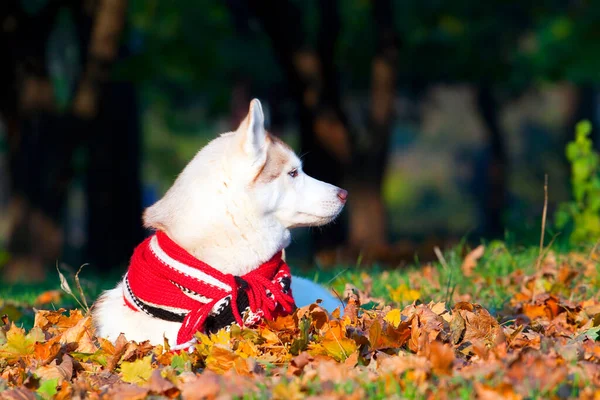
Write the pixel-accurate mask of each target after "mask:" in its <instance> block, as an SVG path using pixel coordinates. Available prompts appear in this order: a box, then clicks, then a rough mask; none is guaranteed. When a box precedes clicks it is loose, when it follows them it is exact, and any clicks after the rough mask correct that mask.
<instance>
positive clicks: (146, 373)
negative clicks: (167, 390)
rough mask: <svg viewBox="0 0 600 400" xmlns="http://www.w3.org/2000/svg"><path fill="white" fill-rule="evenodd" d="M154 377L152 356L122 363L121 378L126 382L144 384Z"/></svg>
mask: <svg viewBox="0 0 600 400" xmlns="http://www.w3.org/2000/svg"><path fill="white" fill-rule="evenodd" d="M151 375H152V356H146V357H144V358H142V359H140V360H135V361H132V362H128V361H124V362H122V363H121V378H122V379H123V381H124V382H129V383H144V382H146V381H148V379H150V376H151Z"/></svg>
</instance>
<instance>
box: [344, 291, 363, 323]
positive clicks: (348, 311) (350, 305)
mask: <svg viewBox="0 0 600 400" xmlns="http://www.w3.org/2000/svg"><path fill="white" fill-rule="evenodd" d="M346 302H347V303H346V307H345V308H344V316H346V317H348V318H349V319H350V321H352V323H354V322H356V320H357V319H358V309H359V307H360V300H359V299H358V295H357V294H355V293H354V292H351V293H349V295H348V298H347V299H346Z"/></svg>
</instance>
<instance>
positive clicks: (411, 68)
mask: <svg viewBox="0 0 600 400" xmlns="http://www.w3.org/2000/svg"><path fill="white" fill-rule="evenodd" d="M599 78H600V2H598V1H593V0H564V1H559V0H548V1H543V2H539V1H522V0H491V1H485V2H475V1H464V0H454V1H447V0H404V1H400V0H397V1H392V0H371V1H369V0H343V1H342V0H338V1H335V0H320V1H318V0H302V1H300V0H278V1H266V0H265V1H259V0H248V1H244V0H225V1H220V0H193V1H192V0H169V1H160V0H129V1H126V0H62V1H61V0H3V1H2V2H1V4H0V96H1V97H0V117H1V120H0V268H1V270H0V273H1V274H2V280H4V281H5V282H9V281H15V280H30V281H35V280H44V279H55V274H52V271H53V268H54V266H55V265H56V263H57V262H60V263H64V264H66V265H70V266H72V267H73V268H77V267H78V266H79V265H81V264H83V263H90V268H93V269H94V270H95V271H96V272H98V273H111V272H112V273H117V274H120V273H122V272H123V271H124V269H123V268H124V266H125V265H126V263H127V261H128V259H129V257H130V255H131V252H132V250H133V248H134V247H135V245H136V244H137V243H139V242H140V241H141V240H142V238H143V237H144V235H146V234H148V232H145V231H144V230H143V229H142V226H141V212H142V210H143V208H144V207H146V206H148V205H150V204H152V203H153V202H154V201H156V200H157V199H158V198H160V196H161V195H162V194H163V193H164V192H165V190H166V189H167V188H168V187H169V185H170V184H171V183H172V182H173V180H174V178H175V177H176V175H177V173H178V172H179V171H180V170H181V169H182V168H183V167H184V166H185V164H186V163H187V162H188V161H189V160H190V159H191V158H192V157H193V155H194V154H195V153H196V152H197V151H198V149H199V148H201V147H202V146H203V145H205V144H206V143H207V142H208V141H209V140H211V138H213V137H215V136H216V135H217V134H218V133H220V132H224V131H229V130H232V129H235V128H236V126H237V124H238V123H239V121H240V120H241V119H242V118H243V117H244V116H245V113H246V111H247V107H248V102H249V101H250V99H252V98H254V97H258V98H260V99H261V101H262V102H263V106H264V108H265V110H266V113H267V124H268V127H269V129H270V130H271V131H272V132H273V133H274V134H276V135H279V136H281V137H282V138H283V139H284V140H285V141H287V142H288V143H290V144H291V145H292V146H293V147H294V148H295V149H296V150H297V151H298V152H299V153H300V154H302V155H303V159H304V162H305V169H306V171H307V172H308V173H309V174H311V175H313V176H315V177H318V178H320V179H323V180H327V181H329V182H331V183H334V184H336V185H339V186H342V187H345V188H346V189H348V190H349V192H350V203H349V205H348V207H347V210H346V211H345V213H344V215H343V216H342V218H341V219H340V220H339V221H338V222H337V223H335V224H332V225H330V226H328V227H326V228H323V229H313V230H304V231H300V232H297V233H296V239H295V241H294V243H293V244H292V246H291V248H290V249H289V252H290V256H291V257H292V258H293V260H294V262H295V263H296V264H297V265H299V266H315V265H318V266H327V265H331V264H339V263H354V262H356V260H357V259H360V260H361V262H364V263H368V262H377V263H383V264H385V265H389V266H398V265H402V264H404V263H406V262H412V261H414V260H418V261H420V260H425V259H427V258H428V257H431V256H432V249H433V248H434V246H440V247H443V246H448V245H451V244H452V243H456V242H458V241H461V240H463V241H471V242H479V241H481V240H491V239H494V238H504V239H506V240H509V241H513V242H515V243H521V244H527V243H533V242H535V241H537V240H539V232H540V216H541V213H542V208H543V204H544V189H543V186H544V176H545V175H546V174H547V175H548V182H549V186H548V187H549V198H548V200H549V209H550V211H551V212H552V210H554V209H555V207H556V205H557V204H558V203H559V202H561V201H564V200H566V199H568V198H569V193H570V188H569V165H568V163H567V162H566V159H565V151H564V149H565V144H566V143H567V142H568V141H569V140H571V139H572V137H573V127H574V124H575V122H577V121H579V120H581V119H584V118H586V119H589V120H590V121H592V122H593V123H594V126H597V125H596V124H595V122H596V121H598V119H599V113H600V111H599V110H600V102H599V93H600V92H599V91H598V89H599V88H598V81H599V80H600V79H599ZM594 132H595V133H594V135H595V143H596V144H598V143H600V140H599V139H600V138H599V137H598V132H599V130H598V129H596V130H595V131H594ZM199 229H202V228H201V227H199ZM115 271H116V272H115Z"/></svg>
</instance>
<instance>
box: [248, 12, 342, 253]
mask: <svg viewBox="0 0 600 400" xmlns="http://www.w3.org/2000/svg"><path fill="white" fill-rule="evenodd" d="M250 5H251V8H252V11H253V12H254V13H255V14H256V15H257V17H258V18H259V20H260V21H261V23H262V25H263V27H264V29H265V31H266V33H267V35H268V36H269V38H270V39H271V42H272V44H273V50H274V52H275V55H276V56H277V58H278V60H279V63H280V64H281V66H282V67H283V70H284V72H285V74H286V77H287V80H288V82H289V84H290V87H291V90H292V94H293V96H294V98H295V100H296V103H297V104H298V106H299V117H300V118H299V120H300V134H301V138H300V142H301V152H302V154H304V157H303V162H304V170H305V171H306V172H307V173H308V174H309V175H311V176H314V177H315V178H317V179H320V180H323V181H326V182H329V183H331V184H333V185H337V186H341V185H342V183H343V181H344V174H345V169H346V166H347V165H348V164H349V162H350V159H351V140H350V134H349V130H348V127H347V124H346V118H345V116H344V114H343V112H342V110H341V106H340V103H339V88H338V83H337V71H336V70H335V66H334V63H333V54H334V46H335V43H336V41H337V36H338V33H339V27H340V22H339V15H338V7H337V1H335V0H323V1H319V2H318V5H319V7H320V11H321V25H320V29H319V41H318V43H319V46H318V49H317V51H314V50H311V49H307V48H306V47H305V46H304V43H303V40H304V32H303V31H302V18H303V16H302V13H301V10H300V9H299V8H298V7H296V6H295V5H294V4H293V3H292V2H290V1H277V2H270V1H265V0H252V1H250ZM351 196H352V195H351ZM312 234H313V239H314V240H313V242H314V245H315V250H316V251H319V250H322V249H331V248H334V247H336V246H339V245H341V244H343V243H344V242H345V239H346V238H345V227H344V224H343V223H342V222H338V223H336V224H330V225H328V226H325V227H323V228H320V229H316V230H313V231H312Z"/></svg>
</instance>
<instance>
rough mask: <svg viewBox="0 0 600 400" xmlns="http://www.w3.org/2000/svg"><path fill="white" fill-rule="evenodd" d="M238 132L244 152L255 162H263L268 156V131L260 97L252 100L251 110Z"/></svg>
mask: <svg viewBox="0 0 600 400" xmlns="http://www.w3.org/2000/svg"><path fill="white" fill-rule="evenodd" d="M238 133H239V136H240V138H241V140H242V149H243V150H244V152H245V153H246V154H247V155H248V156H249V157H250V158H252V160H253V162H257V163H260V162H262V160H263V159H264V157H265V156H266V142H267V132H266V131H265V116H264V114H263V110H262V106H261V105H260V101H258V99H254V100H252V101H251V102H250V110H248V115H247V116H246V119H244V121H242V123H241V125H240V127H239V128H238Z"/></svg>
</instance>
